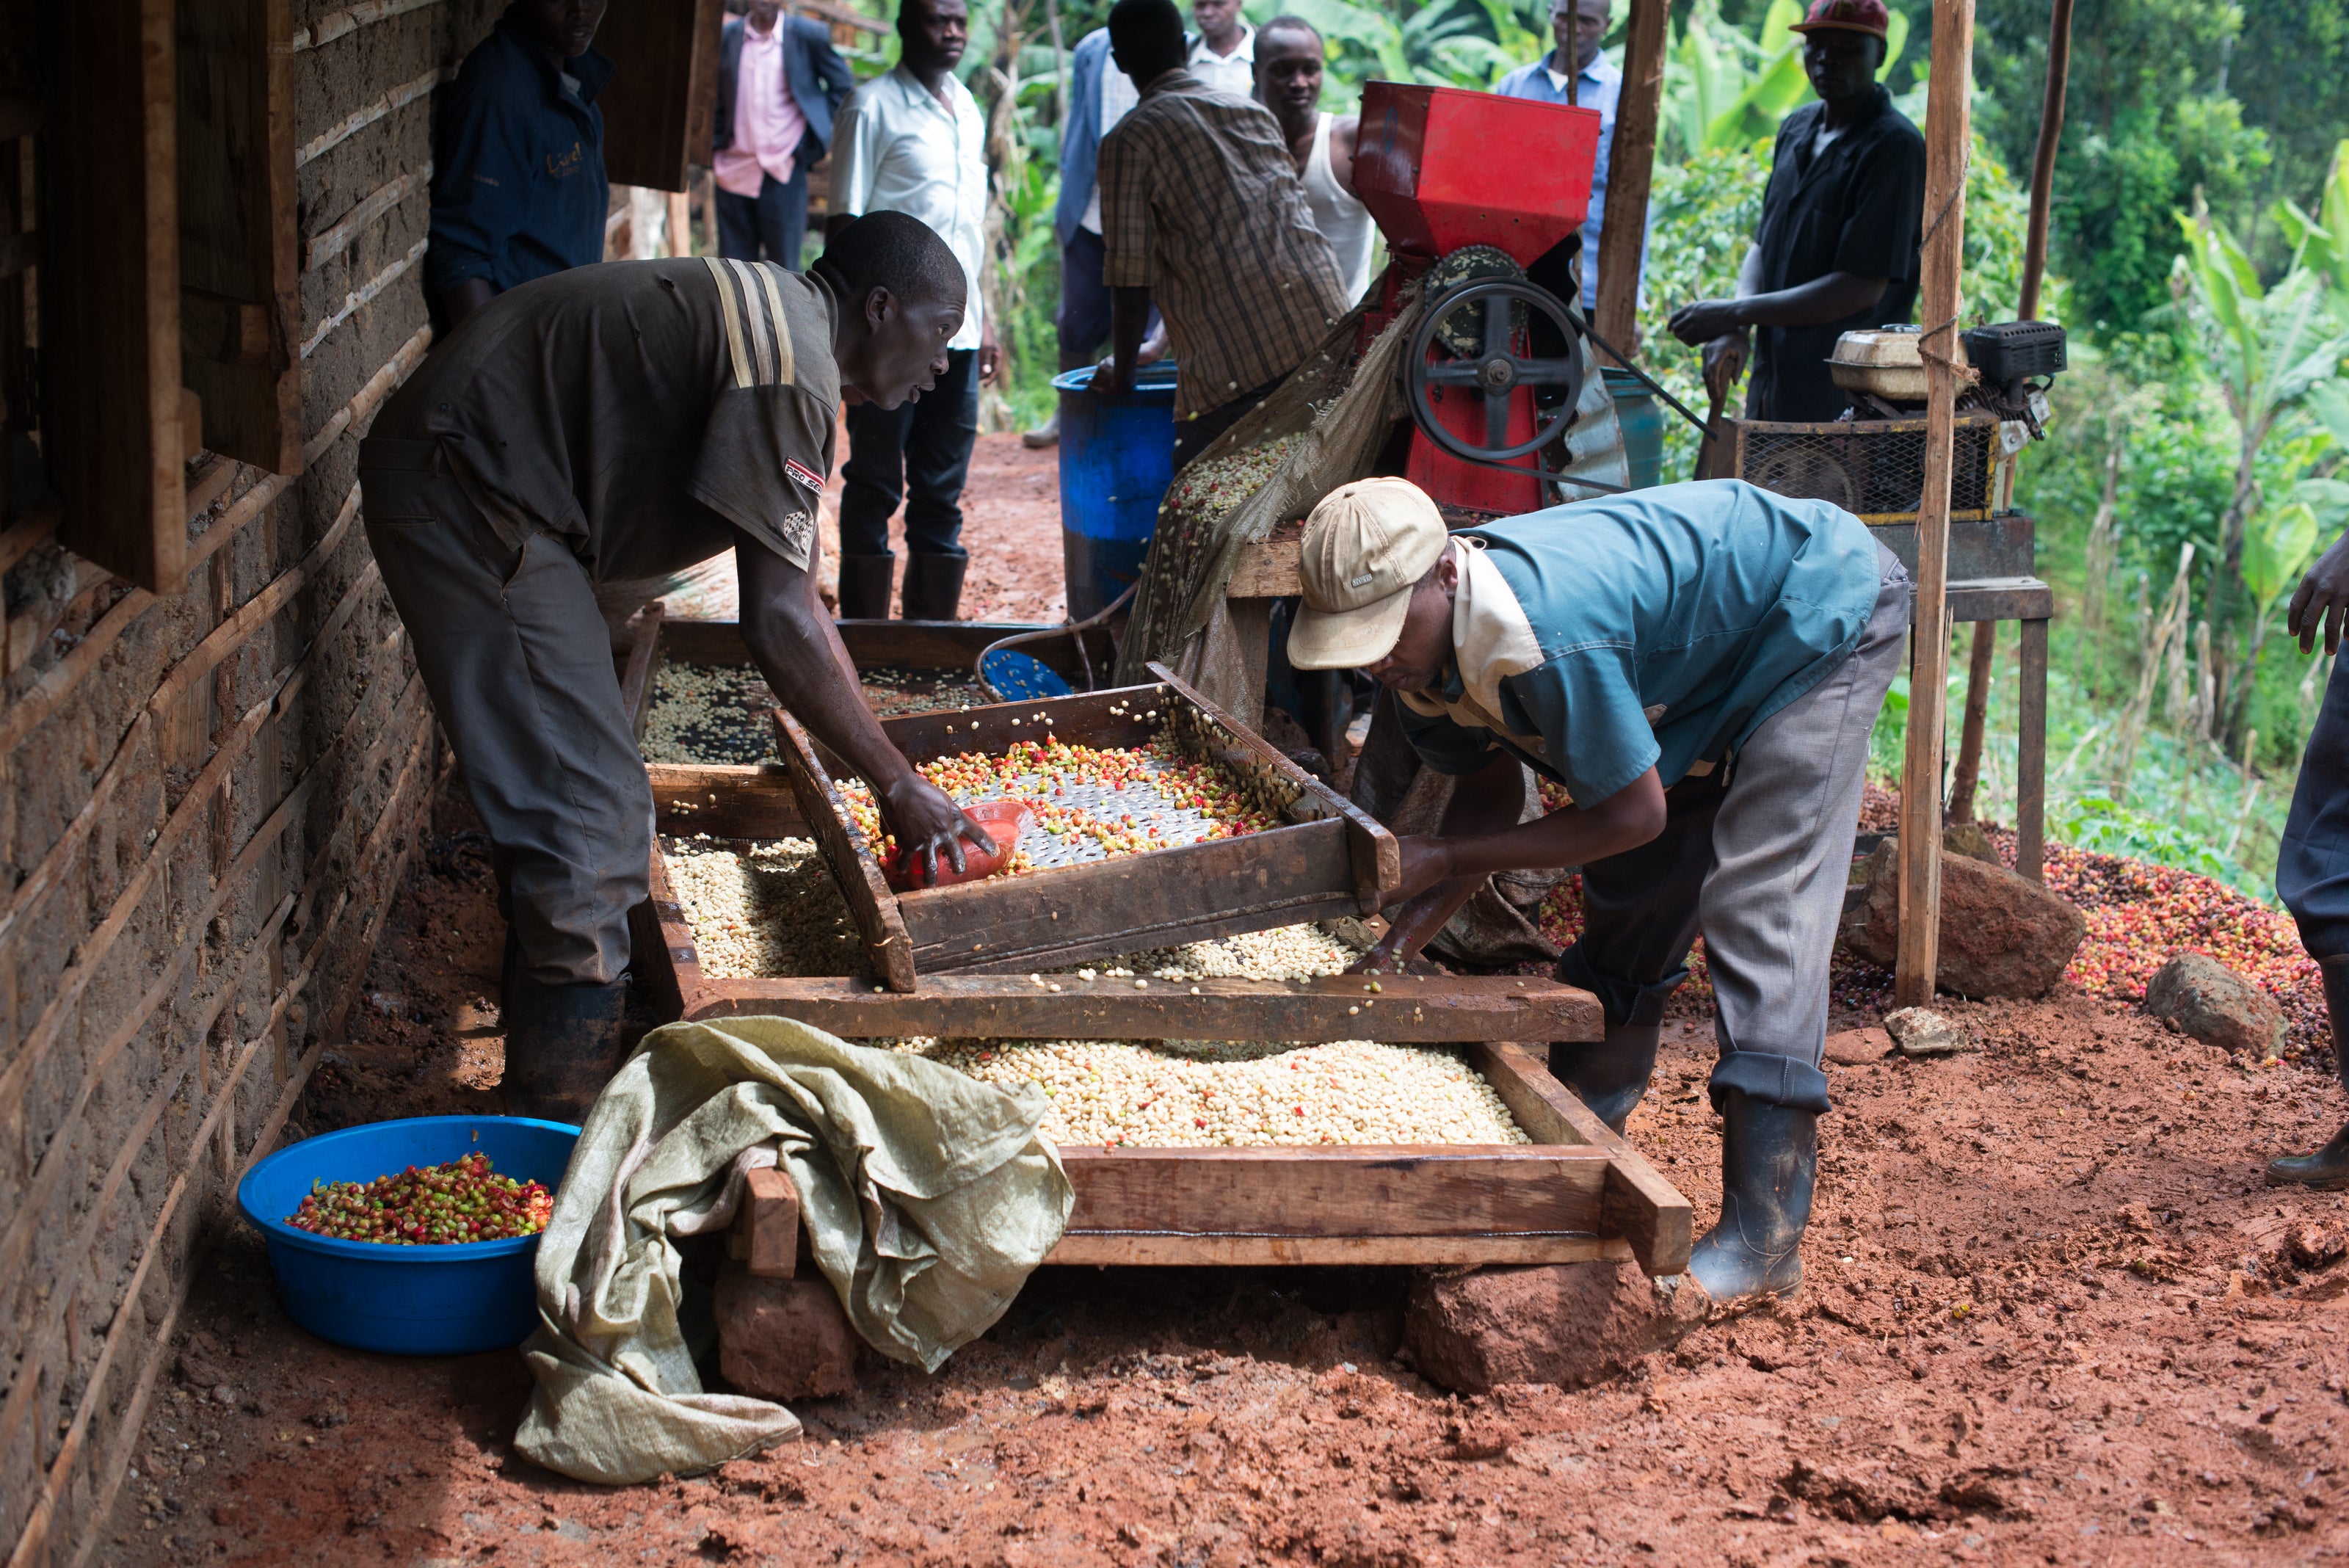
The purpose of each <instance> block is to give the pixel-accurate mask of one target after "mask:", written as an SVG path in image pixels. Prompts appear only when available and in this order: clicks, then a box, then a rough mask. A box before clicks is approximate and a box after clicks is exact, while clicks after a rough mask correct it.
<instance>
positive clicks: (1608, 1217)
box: [1466, 1036, 1694, 1276]
mask: <svg viewBox="0 0 2349 1568" xmlns="http://www.w3.org/2000/svg"><path fill="white" fill-rule="evenodd" d="M1520 1038H1523V1036H1520ZM1552 1038H1563V1036H1552ZM1466 1055H1467V1057H1468V1064H1469V1065H1470V1066H1472V1067H1474V1068H1475V1069H1476V1071H1477V1072H1479V1073H1481V1074H1483V1075H1484V1076H1485V1082H1486V1083H1488V1084H1490V1085H1492V1086H1493V1092H1494V1093H1495V1094H1496V1095H1498V1096H1500V1097H1501V1103H1502V1104H1503V1105H1505V1106H1508V1107H1509V1115H1510V1116H1513V1117H1515V1118H1516V1124H1517V1125H1518V1126H1519V1127H1523V1128H1525V1130H1526V1136H1528V1137H1532V1138H1535V1139H1536V1140H1537V1141H1539V1142H1542V1143H1559V1144H1564V1143H1577V1144H1582V1145H1585V1146H1587V1147H1591V1148H1594V1149H1601V1150H1604V1151H1605V1152H1606V1153H1607V1155H1608V1158H1609V1160H1610V1161H1611V1162H1612V1163H1611V1165H1610V1166H1609V1174H1608V1182H1607V1195H1606V1200H1605V1203H1604V1205H1603V1209H1602V1213H1601V1216H1600V1225H1599V1228H1600V1230H1601V1231H1604V1232H1605V1233H1606V1234H1607V1235H1609V1236H1614V1237H1619V1238H1621V1239H1622V1240H1624V1241H1626V1242H1628V1243H1629V1244H1630V1249H1631V1253H1632V1255H1633V1256H1634V1257H1636V1258H1638V1259H1639V1261H1640V1267H1641V1268H1643V1269H1645V1270H1646V1271H1647V1272H1649V1273H1651V1274H1654V1275H1660V1276H1661V1275H1664V1274H1677V1273H1681V1272H1683V1271H1685V1270H1686V1269H1687V1268H1688V1257H1689V1246H1690V1243H1691V1241H1692V1239H1693V1231H1694V1215H1693V1212H1692V1210H1691V1209H1690V1207H1689V1200H1688V1199H1685V1198H1683V1197H1682V1196H1681V1194H1680V1192H1679V1190H1678V1189H1676V1188H1674V1187H1673V1186H1672V1184H1671V1182H1669V1181H1667V1180H1665V1179H1664V1178H1663V1176H1662V1174H1661V1172H1659V1171H1658V1170H1657V1169H1656V1168H1655V1167H1654V1166H1652V1165H1650V1164H1649V1163H1648V1161H1647V1159H1646V1158H1644V1157H1643V1156H1641V1155H1640V1152H1639V1151H1638V1150H1637V1149H1635V1148H1633V1147H1631V1146H1630V1144H1629V1143H1627V1142H1626V1141H1624V1139H1623V1137H1621V1136H1620V1135H1619V1134H1618V1133H1617V1132H1616V1131H1615V1130H1614V1129H1613V1128H1611V1127H1609V1126H1608V1125H1607V1124H1606V1123H1605V1122H1602V1121H1600V1120H1599V1118H1598V1117H1597V1116H1594V1115H1592V1114H1591V1112H1590V1108H1589V1107H1588V1106H1585V1105H1584V1104H1583V1103H1582V1102H1581V1101H1580V1100H1579V1099H1578V1098H1576V1097H1575V1095H1574V1092H1573V1091H1572V1090H1570V1089H1568V1087H1567V1086H1566V1085H1564V1084H1561V1083H1559V1082H1558V1081H1557V1079H1556V1078H1554V1077H1552V1076H1551V1075H1550V1073H1549V1069H1548V1068H1547V1067H1546V1066H1544V1065H1542V1064H1541V1063H1539V1062H1537V1061H1536V1060H1535V1059H1534V1057H1533V1055H1532V1054H1531V1053H1529V1052H1528V1051H1526V1049H1525V1047H1523V1046H1521V1045H1515V1044H1506V1043H1497V1044H1485V1045H1473V1046H1470V1047H1469V1048H1468V1050H1467V1052H1466Z"/></svg>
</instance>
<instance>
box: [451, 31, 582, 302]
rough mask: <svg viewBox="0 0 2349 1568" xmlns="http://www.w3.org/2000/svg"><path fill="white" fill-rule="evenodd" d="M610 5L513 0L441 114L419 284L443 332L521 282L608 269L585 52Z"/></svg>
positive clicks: (460, 72)
mask: <svg viewBox="0 0 2349 1568" xmlns="http://www.w3.org/2000/svg"><path fill="white" fill-rule="evenodd" d="M605 3H606V0H514V3H513V4H512V5H509V6H507V7H506V11H505V15H504V16H501V17H499V18H498V25H497V26H496V27H494V28H492V30H491V33H490V36H488V37H486V38H484V39H482V40H481V45H480V47H477V48H475V49H474V50H473V52H472V53H471V54H470V55H467V56H466V57H465V63H464V64H463V65H462V66H460V67H458V69H457V79H456V81H455V82H453V83H452V84H450V88H449V93H448V98H447V100H446V101H445V102H444V103H443V104H442V106H441V111H440V146H439V148H438V149H437V151H436V158H437V166H436V169H435V171H434V174H433V177H432V243H431V248H430V249H429V250H428V251H427V252H426V253H425V256H424V283H425V286H426V287H427V288H428V289H429V290H430V291H431V294H432V296H433V297H434V298H435V299H436V300H438V301H439V303H440V309H441V311H442V313H443V315H445V316H446V317H447V319H448V324H449V326H450V328H452V329H453V328H455V327H460V326H462V325H463V324H464V322H465V319H466V317H470V316H471V315H472V314H473V312H475V311H477V310H479V309H481V306H484V305H487V304H488V303H489V302H490V301H491V300H492V299H493V298H495V297H496V296H499V295H501V294H503V293H504V292H505V291H506V290H507V289H510V288H512V287H513V286H515V285H516V284H521V283H528V282H529V281H530V280H531V279H532V278H534V277H544V276H545V275H547V274H549V273H556V272H562V271H564V269H565V268H568V267H574V266H585V265H588V264H589V263H590V262H597V261H601V260H603V259H604V219H605V213H607V211H608V210H609V209H610V206H611V185H610V184H609V182H606V181H605V178H604V115H603V111H602V110H601V109H597V108H596V107H595V95H596V94H597V93H599V92H601V91H602V90H603V89H604V85H605V83H606V82H608V81H610V80H611V79H612V62H611V61H610V60H608V59H606V58H605V57H603V56H602V55H599V54H597V53H596V52H595V50H594V49H593V48H592V47H589V46H590V45H591V44H592V43H593V42H594V40H595V28H596V27H597V26H598V25H600V24H601V23H602V22H603V20H604V7H605Z"/></svg>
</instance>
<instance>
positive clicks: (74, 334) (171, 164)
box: [40, 0, 188, 594]
mask: <svg viewBox="0 0 2349 1568" xmlns="http://www.w3.org/2000/svg"><path fill="white" fill-rule="evenodd" d="M176 11H177V7H176V6H175V5H173V4H172V0H86V3H85V4H80V5H59V6H56V7H54V8H52V9H51V10H50V11H49V13H48V16H49V20H50V21H51V23H52V24H53V26H48V27H47V28H46V29H44V31H45V33H46V35H47V38H48V40H49V43H50V51H49V55H48V58H47V71H46V80H47V86H48V88H49V106H50V112H51V114H52V115H53V116H54V119H52V121H51V123H50V126H49V133H48V135H47V137H46V139H45V141H46V146H47V158H48V163H49V167H48V170H47V175H48V178H47V181H46V182H45V183H44V186H43V194H44V196H45V197H46V198H47V205H46V206H45V207H44V208H43V209H42V211H41V213H40V225H41V226H40V232H41V244H42V252H41V254H42V257H43V265H42V266H41V268H40V284H41V307H40V310H41V314H40V321H41V338H42V342H43V345H44V347H45V348H47V352H46V353H45V354H44V355H43V356H42V368H43V369H44V371H45V372H46V374H47V378H48V381H49V398H48V403H47V408H46V410H44V418H43V428H42V441H43V449H44V456H45V458H46V460H47V466H48V474H49V482H50V483H52V484H54V485H55V486H56V487H57V492H58V493H59V494H60V495H61V496H62V497H63V499H64V502H65V517H64V522H63V524H62V526H61V527H60V528H59V530H58V538H59V541H60V542H61V543H63V544H64V545H66V546H67V548H69V549H71V550H73V551H74V552H76V553H77V554H78V555H80V556H85V557H87V558H88V559H89V560H92V561H95V562H97V563H98V565H99V566H104V567H105V568H106V569H107V570H108V571H110V572H112V573H114V574H115V575H116V576H120V577H126V578H128V579H129V580H130V581H131V582H133V583H136V584H137V585H139V587H141V588H144V589H146V590H147V591H149V592H150V593H156V594H175V593H177V592H179V591H180V589H181V587H184V586H185V584H186V577H187V569H186V562H187V532H188V518H187V506H186V492H185V488H184V484H183V481H182V477H181V446H180V441H181V432H180V384H181V381H180V255H179V250H180V245H179V213H178V208H179V174H178V171H179V149H178V120H179V117H178V114H177V112H176V109H175V106H174V99H175V97H176V92H177V79H176V78H177V69H176V66H175V64H174V61H175V57H176V53H177V42H176V35H175V31H174V26H173V23H174V20H175V13H176Z"/></svg>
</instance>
